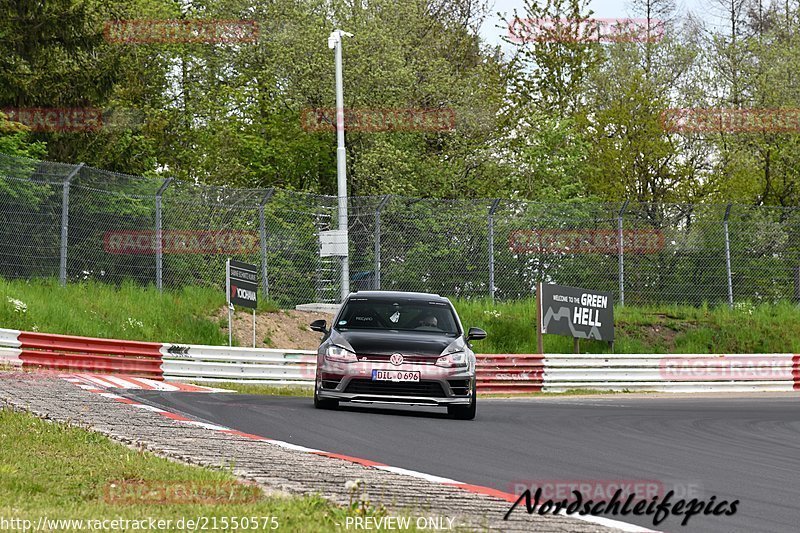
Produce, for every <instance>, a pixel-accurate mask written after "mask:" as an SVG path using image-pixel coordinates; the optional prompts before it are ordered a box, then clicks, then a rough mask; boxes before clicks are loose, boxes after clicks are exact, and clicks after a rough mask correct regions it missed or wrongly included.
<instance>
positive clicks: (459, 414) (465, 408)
mask: <svg viewBox="0 0 800 533" xmlns="http://www.w3.org/2000/svg"><path fill="white" fill-rule="evenodd" d="M476 396H477V391H476V390H475V384H474V383H473V384H472V400H471V401H470V402H469V405H448V406H447V414H448V415H450V417H451V418H455V419H456V420H473V419H474V418H475V411H476V408H477V406H478V405H477V404H478V399H477V397H476Z"/></svg>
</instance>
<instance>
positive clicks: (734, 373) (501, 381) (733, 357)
mask: <svg viewBox="0 0 800 533" xmlns="http://www.w3.org/2000/svg"><path fill="white" fill-rule="evenodd" d="M476 358H477V371H476V373H477V381H478V391H479V392H482V393H488V394H524V393H531V392H540V391H543V392H565V391H568V390H575V389H586V390H617V391H660V392H706V391H707V392H743V391H792V390H800V355H798V354H754V355H746V354H725V355H723V354H720V355H713V354H672V355H661V354H604V355H591V354H582V355H573V354H546V355H540V354H481V355H477V356H476ZM0 364H6V365H13V366H23V367H37V368H48V369H56V370H64V371H74V372H108V373H117V374H127V375H133V376H143V377H149V378H151V379H167V380H171V381H205V382H224V381H234V382H241V383H254V384H274V385H301V386H311V385H312V384H313V382H314V374H315V370H316V352H314V351H311V350H272V349H258V348H228V347H225V346H202V345H192V344H188V345H187V344H162V343H154V342H137V341H120V340H112V339H95V338H89V337H73V336H69V335H54V334H50V333H37V332H24V331H23V332H20V331H17V330H10V329H0Z"/></svg>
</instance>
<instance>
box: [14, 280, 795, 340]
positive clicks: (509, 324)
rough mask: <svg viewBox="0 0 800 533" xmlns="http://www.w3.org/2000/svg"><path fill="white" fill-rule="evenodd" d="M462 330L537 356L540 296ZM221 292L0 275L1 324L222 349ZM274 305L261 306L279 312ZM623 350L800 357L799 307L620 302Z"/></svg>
mask: <svg viewBox="0 0 800 533" xmlns="http://www.w3.org/2000/svg"><path fill="white" fill-rule="evenodd" d="M454 303H455V306H456V308H457V309H458V312H459V315H460V316H461V320H462V322H463V323H464V326H465V327H471V326H476V327H481V328H483V329H485V330H486V331H487V332H488V333H489V337H488V338H487V339H486V340H483V341H478V342H476V343H475V348H476V351H478V352H481V353H533V352H534V351H535V349H536V334H535V329H534V324H535V322H536V318H535V305H534V301H533V300H519V301H512V302H494V303H493V302H491V301H489V300H457V301H455V302H454ZM224 304H225V297H224V294H222V292H220V291H217V290H214V289H210V288H204V287H186V288H184V289H181V290H175V291H164V292H163V293H161V292H159V291H157V290H156V289H155V288H154V287H140V286H138V285H135V284H133V283H124V284H122V285H121V286H118V287H117V286H113V285H107V284H102V283H95V282H86V283H76V284H70V285H67V286H66V287H61V286H59V285H58V282H57V281H56V280H33V281H7V280H3V279H0V327H4V328H13V329H20V330H28V331H44V332H51V333H62V334H69V335H85V336H91V337H106V338H117V339H130V340H147V341H157V342H176V343H189V344H211V345H224V344H226V343H227V335H226V333H225V330H224V328H225V327H227V320H225V319H224V318H220V319H214V318H212V317H213V316H214V314H215V313H216V312H217V311H218V310H219V309H220V308H222V307H223V306H224ZM276 309H277V307H276V305H275V304H274V302H270V301H265V302H260V303H259V312H274V311H275V310H276ZM614 313H615V326H616V333H615V335H616V342H615V345H614V349H613V351H615V352H617V353H786V352H791V353H800V335H798V332H800V307H798V306H796V305H793V304H791V303H788V302H785V303H780V304H775V305H772V304H759V305H755V304H750V303H747V302H740V303H737V304H736V305H735V306H734V308H733V309H730V308H729V307H728V306H727V305H720V306H714V307H712V306H701V307H688V306H674V305H673V306H670V305H665V306H648V307H634V306H625V307H619V306H618V307H617V308H615V310H614ZM544 349H545V353H570V352H572V339H569V338H566V337H560V336H557V335H545V337H544ZM581 351H582V352H585V353H610V352H611V351H612V350H611V348H610V347H609V346H608V345H607V344H606V343H604V342H599V341H582V342H581Z"/></svg>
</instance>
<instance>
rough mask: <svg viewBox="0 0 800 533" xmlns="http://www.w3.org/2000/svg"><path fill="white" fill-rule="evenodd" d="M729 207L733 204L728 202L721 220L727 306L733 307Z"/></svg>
mask: <svg viewBox="0 0 800 533" xmlns="http://www.w3.org/2000/svg"><path fill="white" fill-rule="evenodd" d="M731 207H733V204H728V207H727V208H726V209H725V219H724V220H723V221H722V227H723V228H724V230H725V270H726V272H727V274H728V306H730V307H731V309H733V280H732V279H731V240H730V237H729V235H728V217H730V215H731Z"/></svg>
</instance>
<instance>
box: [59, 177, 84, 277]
mask: <svg viewBox="0 0 800 533" xmlns="http://www.w3.org/2000/svg"><path fill="white" fill-rule="evenodd" d="M82 167H83V163H79V164H78V166H77V167H75V168H73V169H72V172H70V173H69V174H68V175H67V177H66V178H64V185H63V188H62V190H61V250H60V253H59V267H58V281H59V282H60V283H61V286H62V287H63V286H65V285H66V284H67V238H68V237H69V182H70V181H72V178H74V177H75V176H76V175H77V174H78V171H80V169H81V168H82Z"/></svg>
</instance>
